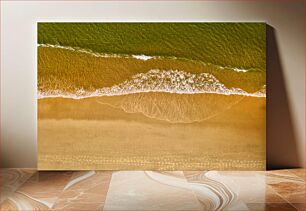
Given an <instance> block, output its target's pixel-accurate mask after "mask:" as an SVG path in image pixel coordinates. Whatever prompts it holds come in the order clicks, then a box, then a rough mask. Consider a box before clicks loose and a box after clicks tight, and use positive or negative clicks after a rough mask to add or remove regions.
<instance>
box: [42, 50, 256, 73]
mask: <svg viewBox="0 0 306 211" xmlns="http://www.w3.org/2000/svg"><path fill="white" fill-rule="evenodd" d="M37 46H38V47H44V48H59V49H65V50H69V51H75V52H79V53H85V54H89V55H91V56H94V57H101V58H129V59H131V58H133V59H139V60H143V61H147V60H150V59H172V60H176V59H182V60H188V61H192V62H199V61H196V60H192V59H186V58H179V57H175V56H148V55H144V54H140V55H129V54H115V53H114V54H109V53H98V52H94V51H92V50H91V49H84V48H80V47H71V46H62V45H53V44H38V45H37ZM200 63H201V64H203V65H212V66H214V67H216V68H219V69H221V70H224V69H230V70H232V71H234V72H242V73H246V72H249V71H250V70H247V69H242V68H238V67H229V66H226V67H224V66H220V65H217V64H211V63H203V62H200Z"/></svg>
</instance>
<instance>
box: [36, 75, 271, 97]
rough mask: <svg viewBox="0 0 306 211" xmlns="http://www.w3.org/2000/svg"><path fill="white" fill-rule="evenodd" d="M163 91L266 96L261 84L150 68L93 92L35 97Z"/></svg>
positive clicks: (54, 92) (45, 93) (57, 92)
mask: <svg viewBox="0 0 306 211" xmlns="http://www.w3.org/2000/svg"><path fill="white" fill-rule="evenodd" d="M148 92H164V93H176V94H203V93H208V94H221V95H243V96H251V97H266V93H265V87H263V88H262V89H261V90H259V91H257V92H255V93H248V92H246V91H244V90H242V89H240V88H227V87H226V86H225V85H224V84H222V83H221V82H220V81H219V80H218V79H217V78H216V77H215V76H214V75H212V74H210V73H200V74H193V73H189V72H184V71H180V70H159V69H152V70H150V71H148V72H147V73H139V74H136V75H134V76H133V77H132V79H130V80H126V81H124V82H123V83H121V84H118V85H113V86H111V87H103V88H100V89H97V90H95V91H88V90H85V89H83V88H79V89H77V90H76V91H75V92H73V93H71V92H65V91H62V90H49V91H43V92H42V91H40V92H39V93H38V98H52V97H63V98H73V99H82V98H89V97H99V96H118V95H128V94H136V93H148Z"/></svg>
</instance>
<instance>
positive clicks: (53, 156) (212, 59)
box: [37, 22, 266, 170]
mask: <svg viewBox="0 0 306 211" xmlns="http://www.w3.org/2000/svg"><path fill="white" fill-rule="evenodd" d="M37 27H38V47H37V51H38V52H37V56H38V61H37V62H38V169H40V170H72V169H75V170H85V169H100V170H212V169H215V170H264V169H265V163H266V162H265V160H266V157H265V148H266V133H265V131H266V130H265V127H266V122H265V121H266V118H265V115H266V24H265V23H200V22H196V23H96V22H94V23H85V22H81V23H71V22H69V23H62V22H55V23H50V22H40V23H38V25H37Z"/></svg>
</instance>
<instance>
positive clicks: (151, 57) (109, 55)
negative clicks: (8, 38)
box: [38, 44, 158, 61]
mask: <svg viewBox="0 0 306 211" xmlns="http://www.w3.org/2000/svg"><path fill="white" fill-rule="evenodd" d="M38 46H39V47H45V48H59V49H65V50H69V51H76V52H80V53H86V54H90V55H91V56H94V57H102V58H134V59H139V60H144V61H146V60H149V59H154V58H158V57H157V56H156V57H154V56H147V55H144V54H141V55H128V54H107V53H97V52H94V51H92V50H90V49H83V48H78V47H70V46H61V45H52V44H38Z"/></svg>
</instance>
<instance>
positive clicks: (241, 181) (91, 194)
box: [0, 169, 305, 211]
mask: <svg viewBox="0 0 306 211" xmlns="http://www.w3.org/2000/svg"><path fill="white" fill-rule="evenodd" d="M0 179H1V201H0V203H1V204H0V207H1V210H189V211H191V210H275V211H276V210H277V211H282V210H305V169H287V170H276V171H266V172H264V171H235V172H234V171H233V172H231V171H206V172H205V171H204V172H203V171H164V172H154V171H114V172H111V171H79V172H73V171H68V172H63V171H61V172H38V171H36V170H34V169H1V172H0Z"/></svg>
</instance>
